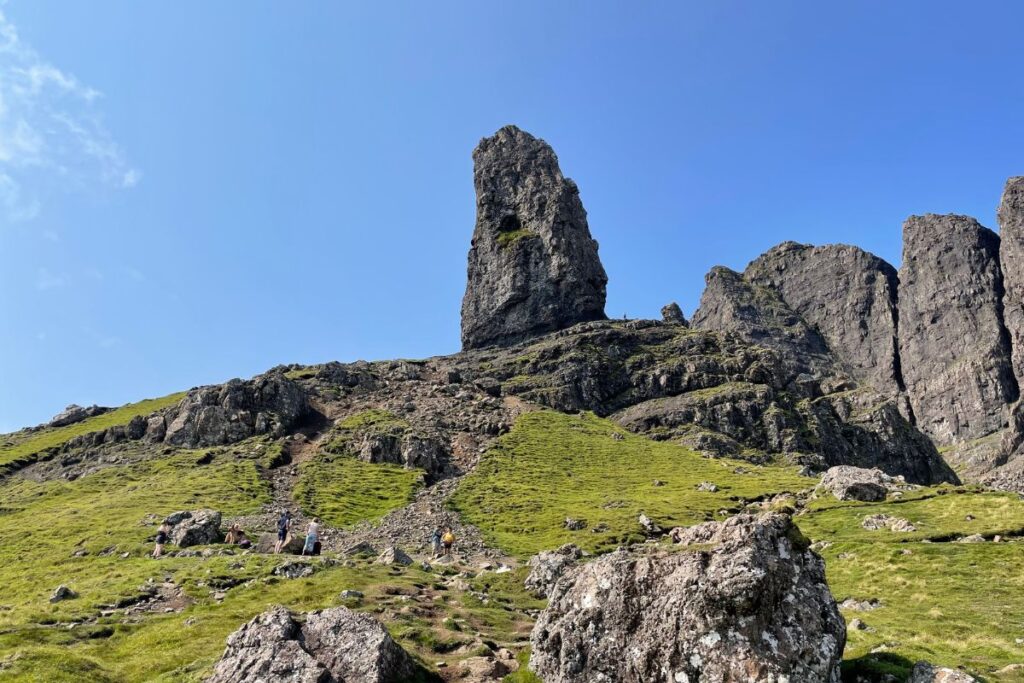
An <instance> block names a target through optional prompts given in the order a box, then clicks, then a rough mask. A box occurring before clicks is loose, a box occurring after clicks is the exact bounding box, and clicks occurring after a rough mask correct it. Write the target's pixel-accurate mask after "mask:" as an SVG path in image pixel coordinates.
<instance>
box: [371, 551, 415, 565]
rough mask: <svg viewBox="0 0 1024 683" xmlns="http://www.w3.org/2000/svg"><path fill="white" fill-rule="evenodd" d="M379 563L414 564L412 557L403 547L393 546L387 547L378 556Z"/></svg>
mask: <svg viewBox="0 0 1024 683" xmlns="http://www.w3.org/2000/svg"><path fill="white" fill-rule="evenodd" d="M377 564H397V565H400V566H402V567H408V566H409V565H410V564H412V558H411V557H409V556H408V555H407V554H406V553H405V551H404V550H402V549H401V548H396V547H395V546H391V547H389V548H385V549H384V552H382V553H381V554H380V555H378V556H377Z"/></svg>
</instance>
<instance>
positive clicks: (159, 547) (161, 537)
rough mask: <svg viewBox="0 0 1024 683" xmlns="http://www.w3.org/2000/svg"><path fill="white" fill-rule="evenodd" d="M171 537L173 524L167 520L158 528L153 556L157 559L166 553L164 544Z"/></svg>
mask: <svg viewBox="0 0 1024 683" xmlns="http://www.w3.org/2000/svg"><path fill="white" fill-rule="evenodd" d="M170 538H171V525H170V524H168V523H167V521H166V520H165V521H164V522H163V523H162V524H160V528H159V529H157V530H156V548H154V549H153V558H154V559H156V558H158V557H161V556H162V555H163V554H164V545H165V544H166V543H167V541H169V540H170Z"/></svg>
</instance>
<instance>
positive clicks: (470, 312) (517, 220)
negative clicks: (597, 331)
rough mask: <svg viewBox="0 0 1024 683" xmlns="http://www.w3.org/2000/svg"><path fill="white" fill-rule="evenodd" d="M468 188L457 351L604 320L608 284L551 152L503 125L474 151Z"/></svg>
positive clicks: (576, 200) (579, 207)
mask: <svg viewBox="0 0 1024 683" xmlns="http://www.w3.org/2000/svg"><path fill="white" fill-rule="evenodd" d="M473 183H474V185H475V187H476V227H475V229H474V231H473V242H472V245H471V247H470V249H469V273H468V274H469V278H468V282H467V284H466V294H465V296H464V297H463V300H462V346H463V348H465V349H472V348H479V347H483V346H492V345H499V344H511V343H515V342H518V341H520V340H523V339H526V338H529V337H531V336H536V335H540V334H544V333H546V332H551V331H554V330H560V329H563V328H566V327H569V326H570V325H573V324H575V323H578V322H585V321H590V320H603V319H604V318H605V314H604V304H605V286H606V284H607V282H608V277H607V275H605V272H604V268H603V267H602V265H601V261H600V259H599V258H598V255H597V242H596V241H595V240H594V239H593V238H592V237H591V236H590V228H589V227H588V225H587V213H586V211H585V210H584V209H583V204H582V202H581V201H580V196H579V189H578V188H577V187H576V183H574V182H573V181H572V180H570V179H568V178H566V177H564V176H563V175H562V171H561V170H560V169H559V167H558V157H556V156H555V152H554V150H552V149H551V147H550V145H548V144H547V143H546V142H544V141H543V140H540V139H538V138H535V137H533V136H532V135H530V134H529V133H526V132H524V131H522V130H519V129H518V128H516V127H515V126H505V127H504V128H502V129H501V130H499V131H498V132H497V133H495V135H494V136H493V137H489V138H484V139H483V140H481V141H480V144H479V145H478V146H477V148H476V150H474V152H473Z"/></svg>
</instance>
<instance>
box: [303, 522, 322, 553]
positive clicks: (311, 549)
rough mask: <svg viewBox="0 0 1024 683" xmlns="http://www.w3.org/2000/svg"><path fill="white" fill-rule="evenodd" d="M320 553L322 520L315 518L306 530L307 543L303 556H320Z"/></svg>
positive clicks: (304, 546)
mask: <svg viewBox="0 0 1024 683" xmlns="http://www.w3.org/2000/svg"><path fill="white" fill-rule="evenodd" d="M319 553H320V518H319V517H314V518H313V521H312V522H310V523H309V528H307V529H306V542H305V544H304V545H303V546H302V554H303V555H318V554H319Z"/></svg>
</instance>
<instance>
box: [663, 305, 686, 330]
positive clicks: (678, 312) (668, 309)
mask: <svg viewBox="0 0 1024 683" xmlns="http://www.w3.org/2000/svg"><path fill="white" fill-rule="evenodd" d="M661 321H662V322H666V323H675V324H677V325H685V326H686V327H689V326H690V323H688V322H686V316H685V315H683V309H681V308H679V304H677V303H676V302H675V301H673V302H672V303H670V304H667V305H665V306H662V307H661Z"/></svg>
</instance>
